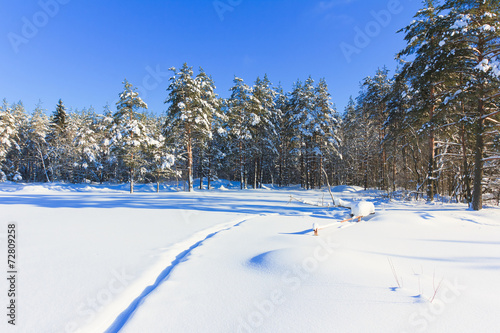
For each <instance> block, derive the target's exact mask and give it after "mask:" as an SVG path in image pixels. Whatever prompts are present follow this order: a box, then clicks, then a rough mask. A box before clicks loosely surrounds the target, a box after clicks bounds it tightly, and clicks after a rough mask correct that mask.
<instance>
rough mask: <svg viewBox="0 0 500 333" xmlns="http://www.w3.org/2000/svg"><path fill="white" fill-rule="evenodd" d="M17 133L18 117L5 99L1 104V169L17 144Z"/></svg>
mask: <svg viewBox="0 0 500 333" xmlns="http://www.w3.org/2000/svg"><path fill="white" fill-rule="evenodd" d="M17 133H18V127H17V124H16V119H15V117H14V115H13V112H12V109H11V108H10V106H9V105H8V103H7V101H6V100H5V99H4V100H3V105H2V106H0V170H1V169H2V166H3V163H4V162H5V159H6V157H7V154H8V153H9V152H10V150H11V149H12V148H15V147H16V145H17ZM17 146H18V145H17Z"/></svg>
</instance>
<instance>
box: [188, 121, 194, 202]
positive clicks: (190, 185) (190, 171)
mask: <svg viewBox="0 0 500 333" xmlns="http://www.w3.org/2000/svg"><path fill="white" fill-rule="evenodd" d="M187 134H188V137H187V155H188V165H187V169H188V170H187V172H188V176H187V178H188V179H187V180H188V191H189V192H191V191H192V190H193V146H192V138H191V131H190V130H188V132H187Z"/></svg>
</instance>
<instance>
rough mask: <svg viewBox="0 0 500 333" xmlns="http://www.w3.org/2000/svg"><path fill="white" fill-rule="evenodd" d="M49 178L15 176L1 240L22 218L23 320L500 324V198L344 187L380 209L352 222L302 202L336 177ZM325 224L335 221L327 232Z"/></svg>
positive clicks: (161, 324)
mask: <svg viewBox="0 0 500 333" xmlns="http://www.w3.org/2000/svg"><path fill="white" fill-rule="evenodd" d="M47 187H48V186H46V185H39V188H36V187H35V188H32V187H31V186H23V187H22V188H20V189H19V190H14V191H12V190H11V188H10V187H8V186H7V185H2V187H0V211H1V212H2V220H1V222H2V225H1V226H0V227H1V228H2V229H1V230H0V236H1V237H2V238H0V239H1V240H2V242H3V240H4V239H5V231H6V224H7V223H9V222H10V221H15V222H17V224H18V229H19V235H20V236H19V243H18V247H19V252H20V259H19V263H20V264H19V265H20V280H19V281H20V282H19V290H20V292H21V293H20V296H19V326H18V327H17V331H18V332H34V331H36V332H73V331H76V332H104V331H107V332H116V331H118V330H120V329H121V330H120V332H164V331H165V330H166V329H168V330H169V331H172V332H200V331H203V332H277V331H287V332H288V331H289V332H304V331H311V332H332V331H339V332H443V331H452V332H470V331H483V332H487V331H494V330H495V329H496V327H497V326H498V324H499V323H500V322H499V320H498V319H497V316H496V313H498V310H500V305H499V302H498V299H497V295H498V294H499V293H500V286H499V284H498V278H499V274H500V273H499V272H500V258H499V257H498V255H497V254H496V253H498V251H497V250H498V246H500V243H499V241H498V239H500V228H499V227H500V220H499V218H498V217H499V216H500V214H499V213H500V210H499V209H497V208H487V209H485V210H483V211H481V212H473V211H469V210H467V208H466V207H465V206H463V205H442V204H425V203H401V202H382V201H380V200H379V199H377V193H376V192H374V191H367V192H365V191H362V190H360V189H358V188H352V187H337V188H334V189H333V191H334V193H335V196H337V197H339V198H342V200H345V201H347V202H350V203H358V202H359V201H360V200H367V201H369V202H374V203H375V206H376V210H377V213H376V214H375V215H372V216H371V217H370V218H369V220H368V221H362V222H360V223H355V222H346V223H342V224H341V223H337V224H336V223H335V221H340V220H342V219H344V218H346V217H348V216H349V213H350V211H349V210H348V209H344V208H333V207H330V208H321V207H314V206H309V205H306V204H303V203H300V202H291V203H289V202H288V201H289V197H290V195H293V196H294V197H298V198H302V199H304V200H305V201H308V202H319V201H322V200H324V201H327V198H328V197H329V195H328V193H326V195H325V192H324V191H323V192H320V191H307V192H306V191H300V190H294V189H288V190H249V191H237V190H231V189H229V190H223V191H221V190H214V191H210V192H206V191H202V192H200V191H195V192H193V193H174V192H166V193H160V194H156V193H148V192H143V193H135V194H134V195H130V194H127V193H125V191H126V188H124V189H123V190H120V189H112V188H106V187H104V188H101V189H99V190H97V189H95V188H91V189H85V190H82V189H80V190H78V189H77V188H73V190H71V187H65V186H62V185H61V186H60V187H55V186H52V187H50V188H47ZM228 187H229V186H228ZM139 189H141V188H140V187H139ZM142 189H143V190H147V188H145V187H144V188H142ZM323 198H324V199H323ZM313 223H316V224H317V225H318V226H319V227H322V226H325V225H329V224H330V225H331V227H329V228H325V229H322V230H321V232H320V235H319V236H318V237H314V236H312V229H311V226H312V225H313ZM4 224H5V225H4ZM4 283H5V282H4V281H2V283H0V288H2V290H5V286H4ZM361 319H362V320H361ZM0 325H5V323H1V324H0ZM8 329H9V331H15V330H12V329H11V327H8ZM9 331H7V332H9Z"/></svg>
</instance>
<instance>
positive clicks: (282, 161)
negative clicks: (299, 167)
mask: <svg viewBox="0 0 500 333" xmlns="http://www.w3.org/2000/svg"><path fill="white" fill-rule="evenodd" d="M274 96H275V101H274V104H275V107H274V113H273V117H272V122H273V124H274V127H275V129H276V135H275V137H274V146H275V147H276V149H277V151H278V160H277V163H276V164H277V182H278V186H280V187H281V186H284V185H289V180H290V177H289V170H290V168H291V166H289V162H288V161H289V154H288V152H289V151H290V149H289V142H290V141H289V139H288V137H289V135H288V131H287V127H286V120H285V117H284V115H285V114H286V113H287V108H288V105H289V101H288V96H287V94H286V93H285V92H284V91H283V87H281V85H280V86H278V87H276V89H275V92H274Z"/></svg>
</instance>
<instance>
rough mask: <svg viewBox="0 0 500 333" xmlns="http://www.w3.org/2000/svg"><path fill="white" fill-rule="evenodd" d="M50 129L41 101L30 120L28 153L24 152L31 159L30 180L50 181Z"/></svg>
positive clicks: (27, 140)
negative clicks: (48, 141) (48, 137)
mask: <svg viewBox="0 0 500 333" xmlns="http://www.w3.org/2000/svg"><path fill="white" fill-rule="evenodd" d="M49 131H50V120H49V118H48V117H47V115H46V114H45V110H44V109H42V107H41V104H40V103H39V104H38V105H37V106H36V108H35V110H34V111H33V114H32V115H31V118H30V120H29V124H28V129H27V135H26V146H25V150H26V153H23V155H25V156H27V158H28V160H29V161H30V167H29V174H30V177H29V179H30V180H33V181H42V180H43V179H44V178H45V180H46V181H47V182H50V178H49V175H48V170H47V165H46V162H47V158H48V144H47V141H46V137H47V134H48V133H49Z"/></svg>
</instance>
